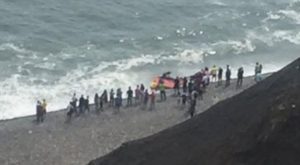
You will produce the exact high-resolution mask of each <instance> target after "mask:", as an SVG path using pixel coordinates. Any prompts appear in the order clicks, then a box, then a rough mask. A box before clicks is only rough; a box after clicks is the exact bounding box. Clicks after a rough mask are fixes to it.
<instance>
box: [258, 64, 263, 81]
mask: <svg viewBox="0 0 300 165" xmlns="http://www.w3.org/2000/svg"><path fill="white" fill-rule="evenodd" d="M262 69H263V66H262V64H259V69H258V74H257V75H258V81H261V80H262Z"/></svg>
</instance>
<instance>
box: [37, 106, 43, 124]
mask: <svg viewBox="0 0 300 165" xmlns="http://www.w3.org/2000/svg"><path fill="white" fill-rule="evenodd" d="M43 115H44V113H43V107H42V103H41V102H40V101H39V100H38V101H37V104H36V122H37V123H42V122H44V119H43Z"/></svg>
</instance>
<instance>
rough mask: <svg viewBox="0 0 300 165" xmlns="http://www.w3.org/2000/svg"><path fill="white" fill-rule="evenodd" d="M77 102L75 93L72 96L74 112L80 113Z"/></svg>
mask: <svg viewBox="0 0 300 165" xmlns="http://www.w3.org/2000/svg"><path fill="white" fill-rule="evenodd" d="M77 102H78V99H77V97H76V93H74V94H73V97H72V106H73V110H74V113H75V114H76V115H77V114H78V111H77Z"/></svg>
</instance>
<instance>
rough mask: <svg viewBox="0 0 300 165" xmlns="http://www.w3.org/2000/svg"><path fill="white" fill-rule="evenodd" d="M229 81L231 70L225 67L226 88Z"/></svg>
mask: <svg viewBox="0 0 300 165" xmlns="http://www.w3.org/2000/svg"><path fill="white" fill-rule="evenodd" d="M230 80H231V70H230V68H229V65H227V69H226V84H225V87H228V86H229V85H230Z"/></svg>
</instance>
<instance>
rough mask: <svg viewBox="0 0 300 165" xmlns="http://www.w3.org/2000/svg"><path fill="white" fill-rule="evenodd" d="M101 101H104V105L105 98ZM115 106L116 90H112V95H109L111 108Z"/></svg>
mask: <svg viewBox="0 0 300 165" xmlns="http://www.w3.org/2000/svg"><path fill="white" fill-rule="evenodd" d="M101 100H102V104H103V98H102V97H101ZM114 104H115V92H114V89H111V90H110V93H109V105H110V106H111V107H113V106H114Z"/></svg>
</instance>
